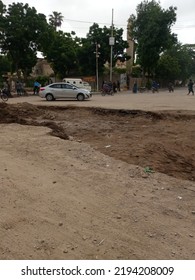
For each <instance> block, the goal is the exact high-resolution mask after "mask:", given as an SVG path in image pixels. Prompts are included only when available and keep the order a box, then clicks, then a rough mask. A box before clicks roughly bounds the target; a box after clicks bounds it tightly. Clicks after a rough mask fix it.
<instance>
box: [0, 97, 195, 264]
mask: <svg viewBox="0 0 195 280" xmlns="http://www.w3.org/2000/svg"><path fill="white" fill-rule="evenodd" d="M140 96H141V95H140ZM27 98H28V97H26V98H23V99H22V98H21V99H20V98H18V99H17V98H13V99H12V100H9V101H8V104H3V103H0V129H1V133H0V141H1V143H2V144H1V147H0V157H1V160H0V167H1V168H0V192H1V196H0V205H1V206H0V207H1V215H0V259H188V260H189V259H193V260H194V259H195V245H194V244H195V242H194V238H195V226H194V225H195V199H194V197H195V183H194V180H195V156H194V155H195V141H194V139H195V112H194V111H193V110H192V109H193V108H192V107H193V106H192V105H191V107H190V109H191V110H187V109H188V108H187V107H185V108H184V110H183V111H181V110H180V106H182V104H180V105H179V106H178V105H176V106H178V107H177V111H173V109H172V110H170V111H167V110H166V111H162V110H161V111H159V110H157V109H158V108H159V107H158V105H157V104H155V106H154V104H153V108H154V110H153V111H147V110H144V111H143V110H140V109H138V108H136V110H132V108H125V109H124V110H123V109H121V106H123V105H120V104H119V102H118V99H117V98H118V97H115V96H114V97H113V99H110V100H112V102H113V103H114V98H116V99H117V102H116V103H117V105H115V106H112V107H113V108H115V109H111V108H108V107H110V106H111V105H110V102H109V103H106V100H108V97H105V99H101V101H102V100H104V106H99V105H98V103H97V102H96V104H95V102H94V101H93V102H92V103H91V104H92V106H91V107H89V105H90V102H91V101H90V102H84V103H82V104H81V103H79V102H77V103H72V102H67V101H66V102H64V103H63V102H60V101H59V102H54V103H52V104H51V103H50V106H48V102H47V103H46V102H43V101H42V103H41V102H40V100H38V99H37V98H38V97H34V99H33V97H29V99H27ZM101 98H104V97H101ZM109 98H110V97H109ZM111 98H112V97H111ZM124 98H126V96H124ZM133 98H134V100H135V98H140V100H142V102H144V98H145V99H146V100H147V102H148V100H149V99H150V98H151V96H149V95H148V96H147V95H145V96H144V98H143V97H142V98H141V97H133ZM156 98H157V97H156V96H155V98H153V100H155V99H156ZM159 98H162V96H160V97H159ZM163 98H164V100H165V99H166V98H165V97H164V96H163ZM171 98H172V97H171ZM182 98H183V100H186V99H184V98H187V97H186V96H184V94H183V95H182V94H180V95H178V98H177V102H176V104H179V103H178V99H181V100H182ZM190 98H191V102H190V104H192V102H194V100H195V99H192V98H193V97H190ZM97 99H98V97H95V98H94V100H97ZM116 99H115V101H116ZM27 100H29V102H30V101H31V100H33V101H32V102H30V103H32V104H30V103H26V102H24V101H27ZM110 100H108V101H110ZM134 102H135V101H134ZM147 102H146V103H145V104H147ZM166 102H167V103H166ZM166 102H165V103H164V104H168V103H169V102H170V99H169V100H167V101H166ZM186 102H189V101H188V100H187V101H186ZM106 104H107V105H106ZM148 104H149V102H148ZM159 104H160V103H159ZM161 104H162V102H161ZM183 104H184V102H183ZM54 105H55V106H54ZM72 105H74V106H72ZM95 105H96V107H95ZM139 106H140V105H138V107H139ZM150 106H152V105H150ZM164 106H165V107H166V105H164ZM100 107H101V108H100ZM103 107H105V108H107V109H104V108H103ZM116 107H118V109H117V108H116ZM164 109H165V108H164ZM178 110H179V111H178Z"/></svg>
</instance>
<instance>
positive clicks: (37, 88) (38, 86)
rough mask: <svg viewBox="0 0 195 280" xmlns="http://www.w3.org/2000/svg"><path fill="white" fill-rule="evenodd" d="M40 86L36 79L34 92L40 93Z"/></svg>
mask: <svg viewBox="0 0 195 280" xmlns="http://www.w3.org/2000/svg"><path fill="white" fill-rule="evenodd" d="M39 88H40V84H39V83H38V82H37V81H35V82H34V89H33V94H38V93H39Z"/></svg>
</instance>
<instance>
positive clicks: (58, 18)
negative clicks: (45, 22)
mask: <svg viewBox="0 0 195 280" xmlns="http://www.w3.org/2000/svg"><path fill="white" fill-rule="evenodd" d="M63 18H64V17H63V16H62V14H61V13H58V12H53V13H52V14H51V15H49V23H50V25H51V26H52V27H54V29H55V30H57V28H58V27H61V25H62V22H63Z"/></svg>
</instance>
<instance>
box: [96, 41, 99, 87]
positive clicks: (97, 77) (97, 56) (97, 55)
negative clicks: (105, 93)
mask: <svg viewBox="0 0 195 280" xmlns="http://www.w3.org/2000/svg"><path fill="white" fill-rule="evenodd" d="M99 47H100V45H98V43H97V42H96V43H95V56H96V90H97V92H98V91H99V85H98V84H99V75H98V58H99V52H98V48H99Z"/></svg>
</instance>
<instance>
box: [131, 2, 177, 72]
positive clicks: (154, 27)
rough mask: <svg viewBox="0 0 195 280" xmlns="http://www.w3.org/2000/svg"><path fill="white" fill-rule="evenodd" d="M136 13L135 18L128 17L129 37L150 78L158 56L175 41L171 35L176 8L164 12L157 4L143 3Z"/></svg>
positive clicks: (173, 35)
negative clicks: (133, 42)
mask: <svg viewBox="0 0 195 280" xmlns="http://www.w3.org/2000/svg"><path fill="white" fill-rule="evenodd" d="M136 12H137V15H136V16H135V15H131V16H130V23H131V30H130V36H131V37H132V38H133V39H134V40H135V42H136V43H137V56H138V59H139V64H141V66H142V68H143V71H144V73H146V72H147V73H148V75H149V76H150V75H153V74H154V73H155V69H156V66H157V63H158V60H159V58H160V54H161V53H162V52H163V51H165V50H166V49H168V48H170V46H171V45H172V44H174V43H175V42H176V41H177V39H176V35H175V34H172V33H171V26H172V25H173V24H174V23H175V21H176V7H172V6H171V7H169V8H168V9H167V10H164V9H162V8H161V6H160V4H159V2H156V1H154V0H152V1H143V2H141V3H140V4H139V5H138V6H137V9H136Z"/></svg>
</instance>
